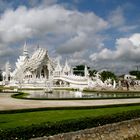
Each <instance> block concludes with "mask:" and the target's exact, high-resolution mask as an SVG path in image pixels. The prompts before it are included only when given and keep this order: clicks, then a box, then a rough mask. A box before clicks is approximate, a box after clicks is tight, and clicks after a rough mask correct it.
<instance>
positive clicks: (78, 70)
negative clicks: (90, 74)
mask: <svg viewBox="0 0 140 140" xmlns="http://www.w3.org/2000/svg"><path fill="white" fill-rule="evenodd" d="M87 68H88V69H90V67H87ZM84 69H85V65H77V66H75V68H73V73H74V74H75V75H81V76H84Z"/></svg>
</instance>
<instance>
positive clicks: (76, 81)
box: [53, 75, 89, 87]
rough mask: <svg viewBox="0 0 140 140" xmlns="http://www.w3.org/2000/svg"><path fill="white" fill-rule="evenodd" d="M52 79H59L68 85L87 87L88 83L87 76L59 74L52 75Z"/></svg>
mask: <svg viewBox="0 0 140 140" xmlns="http://www.w3.org/2000/svg"><path fill="white" fill-rule="evenodd" d="M53 81H61V82H64V83H67V84H69V86H70V87H75V86H76V87H80V86H82V87H87V86H88V83H89V79H88V78H87V77H81V76H75V75H71V76H70V75H69V76H67V75H59V76H54V77H53Z"/></svg>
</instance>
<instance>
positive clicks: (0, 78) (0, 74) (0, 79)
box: [0, 70, 3, 81]
mask: <svg viewBox="0 0 140 140" xmlns="http://www.w3.org/2000/svg"><path fill="white" fill-rule="evenodd" d="M2 79H3V78H2V70H0V81H2Z"/></svg>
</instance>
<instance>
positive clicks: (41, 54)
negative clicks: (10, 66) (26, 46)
mask: <svg viewBox="0 0 140 140" xmlns="http://www.w3.org/2000/svg"><path fill="white" fill-rule="evenodd" d="M48 61H49V56H48V51H47V50H46V49H43V48H38V49H37V50H36V51H35V53H34V54H33V55H32V57H31V58H29V59H28V62H27V63H26V64H25V67H24V68H25V69H27V68H28V69H29V70H31V71H34V70H35V69H37V68H39V67H40V66H42V65H44V64H47V63H48Z"/></svg>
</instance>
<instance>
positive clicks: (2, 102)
mask: <svg viewBox="0 0 140 140" xmlns="http://www.w3.org/2000/svg"><path fill="white" fill-rule="evenodd" d="M127 103H140V98H135V99H106V100H61V101H58V100H23V99H14V98H11V93H0V110H11V109H23V108H43V107H68V106H71V107H72V106H99V105H113V104H127Z"/></svg>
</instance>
